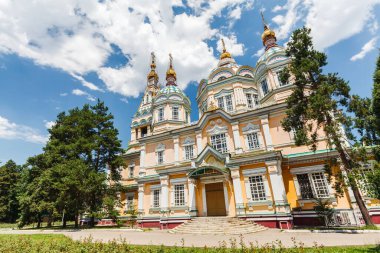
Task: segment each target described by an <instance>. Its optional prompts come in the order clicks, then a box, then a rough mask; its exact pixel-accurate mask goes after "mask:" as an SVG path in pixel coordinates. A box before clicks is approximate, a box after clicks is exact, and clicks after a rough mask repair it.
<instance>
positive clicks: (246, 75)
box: [244, 74, 252, 78]
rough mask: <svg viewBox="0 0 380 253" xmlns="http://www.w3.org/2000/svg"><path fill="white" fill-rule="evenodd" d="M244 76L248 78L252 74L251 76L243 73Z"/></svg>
mask: <svg viewBox="0 0 380 253" xmlns="http://www.w3.org/2000/svg"><path fill="white" fill-rule="evenodd" d="M244 76H245V77H249V78H252V76H251V75H249V74H245V75H244Z"/></svg>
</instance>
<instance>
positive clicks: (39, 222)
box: [37, 215, 41, 228]
mask: <svg viewBox="0 0 380 253" xmlns="http://www.w3.org/2000/svg"><path fill="white" fill-rule="evenodd" d="M40 227H41V216H40V215H38V216H37V228H40Z"/></svg>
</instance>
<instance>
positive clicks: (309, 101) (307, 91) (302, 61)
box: [280, 27, 372, 224]
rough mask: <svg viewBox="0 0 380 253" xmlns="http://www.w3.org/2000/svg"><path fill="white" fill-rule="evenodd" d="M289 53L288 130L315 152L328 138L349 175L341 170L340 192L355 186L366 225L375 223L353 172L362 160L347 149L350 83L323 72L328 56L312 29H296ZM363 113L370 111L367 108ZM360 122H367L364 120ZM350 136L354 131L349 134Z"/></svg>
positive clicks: (285, 76)
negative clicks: (316, 43)
mask: <svg viewBox="0 0 380 253" xmlns="http://www.w3.org/2000/svg"><path fill="white" fill-rule="evenodd" d="M286 53H287V55H288V56H289V57H290V58H291V62H290V64H289V66H288V67H286V68H285V69H284V70H283V71H282V73H281V75H280V78H281V81H282V82H290V83H292V84H294V89H293V92H292V94H291V95H290V96H289V97H288V98H287V110H286V118H285V119H284V120H283V121H282V126H283V128H284V130H285V131H287V132H290V131H291V130H295V132H296V133H295V143H296V145H297V146H301V145H308V146H309V147H310V148H311V150H313V151H315V150H316V149H317V147H318V142H319V141H320V138H323V139H326V141H327V148H329V149H334V150H336V151H337V153H338V156H339V159H340V163H341V164H342V165H343V167H342V169H343V171H344V172H345V173H346V175H347V177H346V178H347V180H346V178H345V177H344V176H343V175H342V174H340V173H341V172H339V174H338V175H336V177H335V179H336V180H335V182H336V183H335V187H336V189H337V192H338V193H339V194H342V192H343V190H344V187H345V186H347V185H349V186H351V188H352V191H353V194H354V196H355V200H356V203H357V204H358V207H359V209H360V211H361V213H362V215H363V219H364V220H365V222H366V224H372V221H371V218H370V216H369V213H368V210H367V209H366V206H365V204H364V201H363V199H362V198H361V194H360V191H359V189H358V186H357V184H356V180H355V178H354V177H353V176H352V175H351V172H352V171H353V169H354V168H356V167H358V166H359V163H358V160H357V157H356V155H353V154H352V152H350V151H349V150H347V145H346V141H347V139H346V135H345V132H344V131H343V126H348V127H350V126H351V125H352V123H351V119H350V117H347V115H346V112H347V110H348V109H349V102H350V99H351V96H350V87H349V85H348V83H347V82H346V81H344V80H343V79H342V78H340V77H339V76H338V74H336V73H328V74H324V73H323V67H325V66H326V65H327V56H326V54H324V53H322V52H318V51H317V50H315V49H314V47H313V42H312V38H311V36H310V29H309V28H306V27H303V28H301V29H297V30H295V31H294V32H293V34H292V36H291V39H290V41H289V43H288V44H287V48H286ZM366 103H368V101H366ZM362 113H364V114H365V113H366V112H365V110H364V108H363V110H362ZM360 123H361V124H366V122H364V121H363V122H360ZM349 136H352V134H350V133H349ZM330 175H332V173H330Z"/></svg>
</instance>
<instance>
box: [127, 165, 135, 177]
mask: <svg viewBox="0 0 380 253" xmlns="http://www.w3.org/2000/svg"><path fill="white" fill-rule="evenodd" d="M134 173H135V166H129V175H128V176H129V178H133V176H134Z"/></svg>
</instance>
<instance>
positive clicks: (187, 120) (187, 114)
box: [186, 112, 189, 123]
mask: <svg viewBox="0 0 380 253" xmlns="http://www.w3.org/2000/svg"><path fill="white" fill-rule="evenodd" d="M186 123H189V113H188V112H186Z"/></svg>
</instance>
